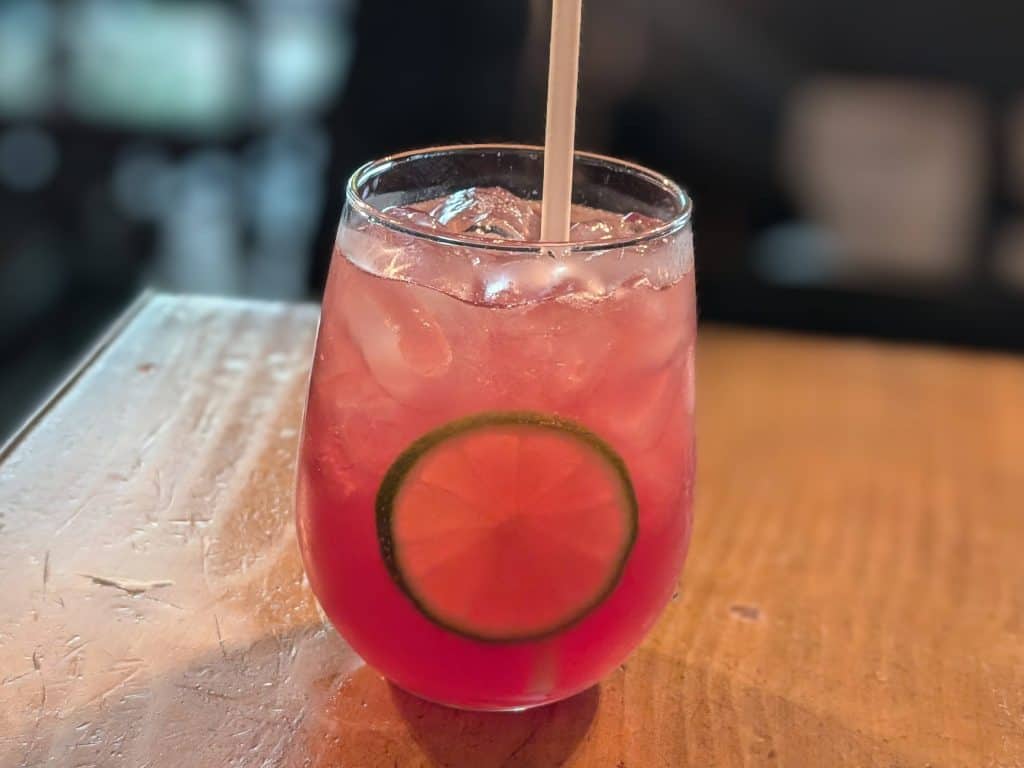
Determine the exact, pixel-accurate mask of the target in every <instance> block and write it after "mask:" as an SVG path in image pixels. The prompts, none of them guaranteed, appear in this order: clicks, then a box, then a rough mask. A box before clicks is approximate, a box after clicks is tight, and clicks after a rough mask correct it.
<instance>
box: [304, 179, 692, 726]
mask: <svg viewBox="0 0 1024 768" xmlns="http://www.w3.org/2000/svg"><path fill="white" fill-rule="evenodd" d="M506 194H507V193H503V192H501V191H498V192H495V191H493V190H475V191H473V192H472V194H470V193H459V195H456V196H453V197H452V198H449V199H447V200H445V201H432V202H431V203H430V206H431V207H430V208H429V210H427V204H421V205H420V206H419V207H418V208H414V209H403V210H402V211H401V212H398V215H402V216H408V217H410V218H413V217H415V218H416V225H415V226H416V228H417V229H422V228H424V227H426V226H427V225H428V224H430V223H431V222H432V226H435V227H436V228H446V229H447V231H450V232H451V231H459V232H461V233H466V232H468V231H469V230H470V229H474V228H475V229H476V230H478V231H477V232H476V234H478V235H480V237H481V241H482V242H483V241H484V240H486V239H487V238H497V237H501V238H502V240H503V241H506V242H507V241H508V240H510V239H511V237H510V234H514V233H513V230H514V231H515V232H517V233H519V234H520V235H522V236H523V237H527V236H530V235H531V234H532V233H533V232H534V230H533V229H532V228H533V227H535V225H536V223H537V222H536V217H535V214H536V211H535V205H534V204H532V203H526V202H525V201H518V202H516V201H515V200H514V199H513V200H512V201H508V200H505V201H504V202H502V199H503V197H504V195H506ZM488 206H490V207H489V208H488ZM420 208H423V210H420ZM389 213H391V214H393V215H395V214H396V211H394V210H392V211H390V212H389ZM576 214H577V216H579V218H577V219H576V226H578V227H582V226H583V225H586V226H587V227H590V231H591V232H593V231H597V230H601V231H604V228H605V227H607V228H609V229H610V230H611V231H612V232H617V231H619V230H617V229H616V227H618V228H622V227H626V226H628V221H627V219H628V218H629V217H623V216H617V215H615V214H607V213H603V214H599V212H593V211H587V210H586V209H583V210H577V211H576ZM423 217H428V218H423ZM634 219H635V217H634ZM616 222H617V223H616ZM644 226H645V227H649V226H650V221H647V222H644ZM499 227H501V232H500V233H499V232H498V231H497V230H498V228H499ZM577 231H578V232H579V231H580V230H579V229H578V230H577ZM611 236H612V237H614V236H616V235H614V234H613V235H611ZM338 244H339V249H338V251H336V253H335V258H334V261H333V264H332V268H331V274H330V277H329V280H328V284H327V288H326V292H325V296H324V304H323V312H322V318H321V326H320V334H319V338H318V342H317V352H316V358H315V364H314V370H313V375H312V381H311V385H310V393H309V401H308V405H307V411H306V423H305V433H304V437H303V442H302V450H301V456H300V465H299V486H298V502H297V503H298V524H299V539H300V544H301V548H302V551H303V555H304V559H305V563H306V569H307V574H308V576H309V580H310V584H311V585H312V587H313V589H314V591H315V592H316V594H317V597H318V599H319V600H320V603H321V605H322V607H323V609H324V610H325V612H326V613H327V615H328V616H329V617H330V618H331V621H332V623H333V624H334V625H335V627H336V628H337V629H338V630H339V631H340V632H341V633H342V634H343V635H344V636H345V638H346V639H347V640H348V641H349V642H350V643H351V645H352V646H353V648H355V650H356V651H357V652H359V653H360V654H361V655H362V656H363V657H364V658H365V659H366V660H367V661H368V662H369V663H370V664H372V665H373V666H375V667H376V668H377V669H378V670H379V671H381V672H382V673H383V674H384V675H386V676H387V677H389V678H390V679H391V680H393V681H394V682H396V683H397V684H398V685H400V686H402V687H403V688H406V689H407V690H410V691H412V692H413V693H416V694H418V695H421V696H423V697H425V698H429V699H432V700H435V701H441V702H444V703H448V704H453V705H457V706H463V707H472V708H510V707H522V706H531V705H535V704H541V703H545V702H548V701H553V700H556V699H559V698H562V697H565V696H567V695H570V694H572V693H574V692H577V691H579V690H582V689H583V688H585V687H587V686H589V685H591V684H593V683H594V682H596V681H597V680H598V679H599V678H600V677H601V676H603V675H604V674H606V673H607V672H608V671H609V670H610V669H611V668H612V667H613V666H614V665H616V664H618V663H620V662H621V661H622V660H623V658H624V657H625V656H626V654H627V653H628V652H629V651H630V650H632V648H633V647H634V646H635V645H636V644H637V643H638V642H639V641H640V639H641V638H642V637H643V635H644V634H645V633H646V632H647V630H648V629H649V628H650V627H651V625H652V624H653V622H654V620H655V619H656V618H657V616H658V614H659V612H660V611H661V609H662V607H663V606H664V605H665V603H666V602H667V600H668V599H669V597H670V595H671V594H672V592H673V590H674V589H675V585H676V578H677V575H678V573H679V569H680V567H681V565H682V562H683V558H684V556H685V552H686V547H687V543H688V541H689V535H690V501H691V494H692V479H693V468H694V452H693V447H694V441H693V409H694V401H693V391H694V390H693V384H694V368H693V363H694V354H693V353H694V341H695V325H696V324H695V306H694V282H693V272H692V269H691V268H690V265H692V249H691V245H690V238H689V233H688V231H687V232H681V233H676V234H675V235H674V236H672V237H669V238H665V239H664V240H663V241H661V242H657V243H653V244H644V245H641V246H630V247H618V248H614V249H611V250H607V251H597V252H595V253H586V254H584V253H574V254H570V255H568V256H567V257H566V258H552V257H550V256H547V255H543V254H541V253H540V252H539V251H537V252H527V253H512V254H510V253H509V252H508V251H496V252H492V251H490V250H488V249H487V248H486V247H481V248H459V247H455V246H450V245H442V244H439V243H436V242H430V241H428V240H424V239H423V238H416V237H412V236H410V235H408V234H404V233H401V232H396V231H395V230H394V229H393V228H387V227H383V226H379V225H372V224H371V225H361V224H355V225H352V226H346V227H343V228H342V230H341V231H340V232H339V239H338ZM484 246H486V243H485V242H484ZM474 281H475V282H474ZM510 411H513V412H531V413H538V414H548V415H551V416H553V417H556V418H558V419H563V420H566V421H570V422H572V423H574V424H579V425H581V426H582V427H583V428H584V429H586V430H587V431H588V432H591V433H593V434H594V435H596V436H598V437H599V438H600V440H601V441H603V442H604V443H605V444H607V445H608V446H609V447H610V449H611V451H612V452H614V454H615V455H616V456H618V457H621V460H622V462H624V466H625V468H626V471H627V472H628V476H629V479H630V482H631V485H632V487H633V488H634V489H635V494H636V501H637V513H636V536H635V541H634V542H633V543H632V545H631V547H630V548H629V550H628V557H627V558H626V560H625V562H624V564H623V565H622V567H621V573H619V574H617V575H616V579H615V581H614V584H613V588H612V589H611V591H610V592H608V593H607V594H606V595H604V594H600V595H598V596H599V597H600V600H599V602H598V603H597V604H596V605H594V606H593V607H592V608H588V610H587V612H586V613H585V615H583V616H582V618H580V619H579V620H577V621H574V622H573V623H571V624H570V625H568V626H566V627H564V628H562V629H559V630H558V631H556V632H553V633H552V634H546V635H544V636H543V637H538V638H530V639H526V640H520V641H515V642H493V641H486V640H481V639H475V638H473V637H469V636H467V634H466V633H465V632H463V633H460V632H458V631H452V629H451V628H448V627H445V626H444V625H443V621H442V622H439V621H438V620H436V618H437V617H436V616H435V617H434V618H431V616H430V615H428V614H429V613H430V611H429V610H428V611H424V610H422V609H421V607H420V606H417V604H416V602H415V600H413V599H410V596H409V593H408V592H407V591H403V589H402V588H400V586H399V585H398V584H397V583H396V580H395V578H393V574H392V573H389V570H388V567H387V563H386V561H385V556H383V555H382V549H381V541H380V538H379V535H378V528H377V524H376V516H375V505H376V504H377V502H378V498H379V492H380V489H381V485H382V482H383V480H384V478H385V476H386V474H387V473H388V471H389V468H390V467H392V466H393V464H394V463H395V461H396V459H397V458H398V457H399V456H401V455H402V454H403V452H406V451H407V450H408V449H409V447H410V446H411V445H413V444H414V442H415V441H417V440H420V439H421V438H423V437H424V435H428V434H429V433H432V432H433V431H435V430H438V429H439V428H442V427H444V425H446V424H449V423H452V422H455V421H457V420H459V419H465V418H467V417H476V416H479V415H481V414H483V415H486V414H491V413H495V412H510ZM502 450H504V449H502ZM469 453H470V454H474V453H475V452H474V451H472V450H471V451H469ZM500 453H501V451H498V450H497V449H495V450H494V451H489V452H488V455H499V454H500ZM469 459H470V461H471V462H472V459H473V456H472V455H470V456H469ZM538 460H539V461H540V462H541V463H543V462H544V459H543V458H542V457H541V458H540V459H538ZM556 460H557V459H556V454H555V453H552V459H551V461H552V463H553V462H554V461H556ZM590 466H591V467H593V463H592V462H591V463H590ZM492 470H493V471H491V470H489V471H491V474H490V475H488V476H493V477H495V478H497V479H495V480H493V481H490V480H488V481H487V482H493V484H494V488H493V489H492V490H491V495H493V496H498V495H502V496H503V502H502V503H505V502H504V500H505V499H508V498H511V497H516V498H528V497H529V495H530V494H529V493H527V492H526V490H527V489H528V488H529V486H530V484H531V482H532V480H533V478H531V477H530V476H518V477H515V478H513V479H512V480H511V481H510V480H509V478H508V477H506V476H503V475H501V473H500V471H498V470H500V467H498V470H494V469H493V468H492ZM590 471H593V469H591V470H590ZM494 472H497V474H494ZM526 474H527V475H529V474H531V473H526ZM461 476H462V470H461V469H460V470H459V472H455V470H454V469H453V470H451V471H446V472H445V480H446V482H447V481H449V480H452V479H453V478H458V477H461ZM505 482H514V483H517V484H518V486H521V488H520V487H517V488H516V490H515V492H513V491H512V490H508V489H507V491H508V492H507V493H504V494H503V492H502V490H501V483H505ZM575 482H576V481H573V482H572V483H570V482H566V483H565V484H564V487H565V490H566V495H568V496H573V497H576V496H582V495H585V494H583V493H581V492H580V491H577V490H571V489H573V488H575V487H576V485H575ZM477 485H478V484H477ZM477 485H474V486H473V487H472V488H471V489H470V490H471V491H472V493H473V494H475V495H476V496H475V497H478V498H479V497H481V495H482V497H483V498H486V496H487V491H486V489H482V488H480V487H477ZM457 490H459V489H457ZM520 490H521V491H523V492H522V493H520V492H519V491H520ZM410 498H412V497H410ZM572 500H573V499H571V498H565V499H564V500H563V502H562V503H563V504H564V505H565V506H564V508H565V509H567V510H572V509H574V508H573V507H571V506H569V505H570V504H571V503H572ZM417 503H418V502H417ZM546 503H549V502H546ZM552 508H554V507H552ZM470 517H471V516H470ZM569 517H571V518H572V519H573V520H574V523H573V526H572V528H573V529H574V530H568V526H565V525H562V526H561V527H558V528H557V529H551V530H550V531H548V533H550V535H546V536H544V537H526V538H524V537H523V536H521V535H519V534H518V533H517V535H516V536H515V537H510V538H515V542H516V546H517V547H518V549H517V550H516V552H515V559H516V561H517V562H519V561H523V562H526V560H523V558H524V557H525V556H524V554H523V549H524V548H530V547H535V546H541V547H546V548H550V547H551V546H554V545H555V544H554V542H558V541H564V542H566V546H571V545H572V544H573V539H574V537H576V536H578V534H579V532H580V531H581V530H584V529H585V528H586V526H587V525H589V524H591V523H592V524H593V525H598V524H600V525H612V524H619V525H621V522H620V523H614V521H616V520H618V521H621V520H622V519H623V518H622V517H614V516H612V515H608V514H604V516H603V517H601V518H598V517H595V518H594V520H593V521H590V522H588V521H586V520H584V521H583V522H580V520H579V519H577V518H576V516H575V515H570V516H569ZM410 519H414V518H410ZM466 519H468V518H467V517H466V515H463V514H461V513H460V514H458V515H455V514H454V513H453V514H452V515H449V516H448V517H446V518H445V524H446V525H448V524H452V525H454V524H456V523H457V524H458V525H459V526H463V527H465V526H466V523H465V520H466ZM599 520H604V521H606V522H601V523H599V522H598V521H599ZM417 525H419V523H417ZM419 531H420V529H419V528H417V529H416V530H415V531H414V533H416V535H417V536H418V535H419ZM610 532H611V533H612V534H614V533H615V532H614V531H613V530H612V531H610ZM426 533H429V531H427V532H426ZM427 538H430V539H432V542H431V543H430V547H431V550H430V552H429V553H426V554H424V555H423V559H422V560H421V561H418V562H421V563H425V564H426V565H424V566H423V568H422V569H421V570H424V571H425V570H426V567H427V566H431V565H432V563H433V561H432V558H434V557H435V556H436V557H439V558H441V559H442V560H443V559H444V558H445V557H446V555H445V553H446V552H447V550H446V549H445V548H444V545H446V543H452V542H457V543H459V547H456V548H455V549H459V551H461V543H462V542H467V541H470V540H471V537H468V536H466V535H464V534H460V535H459V537H458V538H455V537H446V536H436V537H434V536H428V537H427ZM618 541H621V534H619V535H618V538H616V536H615V535H609V536H606V537H603V538H601V539H600V540H595V543H594V546H595V547H600V549H596V550H595V551H597V552H607V551H611V547H613V546H617V544H616V542H618ZM487 542H488V546H496V544H495V542H500V539H497V540H492V539H490V538H488V539H487ZM453 546H454V545H453ZM499 549H500V547H499ZM473 551H474V552H476V551H477V550H473ZM544 552H545V554H544V558H550V557H551V553H550V552H548V551H547V549H545V550H544ZM456 554H457V553H456V552H455V551H453V553H452V557H455V556H456ZM459 556H460V557H461V558H462V559H461V560H459V561H458V562H455V561H445V563H444V567H445V568H446V569H454V570H459V569H462V570H459V572H458V573H457V574H456V575H455V576H451V574H450V573H448V570H446V571H445V573H446V574H448V575H446V576H445V579H444V580H443V581H444V583H443V585H442V586H443V589H444V590H446V591H445V599H446V600H447V599H448V596H453V595H456V592H451V591H449V590H450V588H452V589H453V588H454V587H453V586H451V585H455V586H457V585H458V584H459V583H460V582H470V583H474V584H475V585H476V586H477V587H478V589H473V590H466V591H465V594H466V595H467V600H469V597H468V595H469V594H470V593H472V595H473V598H472V599H473V600H479V599H481V598H480V597H479V594H480V592H481V591H484V590H490V591H489V593H488V594H489V595H490V596H489V597H487V598H486V600H484V602H485V603H486V602H487V601H490V602H491V603H492V605H491V606H490V607H489V608H487V611H486V613H481V614H479V617H480V618H481V619H482V620H487V621H491V622H492V624H493V623H498V622H501V623H503V625H504V623H505V622H507V621H511V620H512V619H511V618H509V617H513V614H514V613H515V611H514V610H512V609H511V608H510V607H509V606H514V604H515V602H514V601H515V600H516V599H519V596H518V595H517V593H516V592H515V584H516V581H515V580H514V579H511V580H508V581H507V582H506V583H504V584H502V586H501V588H500V589H499V588H498V587H497V586H494V587H492V586H488V585H492V584H496V583H497V582H495V581H494V579H493V573H492V572H488V573H486V574H485V573H484V570H483V566H482V565H481V563H482V562H483V561H482V559H481V558H480V557H477V556H476V555H475V554H472V553H470V554H465V553H464V555H459ZM502 556H503V555H502V554H501V553H500V552H495V553H493V554H492V555H490V556H489V557H492V558H493V557H502ZM511 556H512V555H511V554H510V555H509V557H511ZM604 556H606V555H604ZM417 557H419V555H417ZM542 559H543V558H542ZM538 562H539V561H538ZM460 563H461V564H460ZM415 567H416V568H419V566H415ZM536 578H540V579H541V581H543V576H535V580H536ZM548 578H549V580H550V582H551V588H552V591H554V592H557V591H558V590H559V588H564V587H565V585H563V584H562V583H561V577H559V576H558V575H557V573H556V572H552V574H551V575H550V576H549V577H548ZM598 581H599V579H598V578H597V577H596V576H595V577H594V579H593V582H594V584H597V582H598ZM424 584H425V586H426V587H427V588H429V589H430V590H433V589H434V586H432V584H430V583H424ZM531 585H532V586H531V588H535V587H537V584H533V583H532V582H531ZM584 586H587V585H584ZM587 589H588V590H590V591H591V592H595V591H596V592H599V591H600V590H596V589H595V588H594V587H593V586H587ZM502 590H505V591H504V592H502ZM584 591H585V590H583V589H582V588H581V590H580V594H583V592H584ZM424 595H425V596H426V597H427V598H430V599H431V600H432V599H433V592H431V594H429V595H427V594H426V593H424ZM503 595H504V596H503ZM494 601H499V602H501V604H500V605H494V604H493V603H494ZM431 605H433V606H435V607H436V604H435V603H433V602H431ZM459 610H461V609H459ZM467 610H468V609H467ZM552 612H553V613H554V610H553V609H552ZM471 613H472V612H470V613H469V614H465V615H462V614H459V616H458V621H459V623H460V625H462V624H463V623H464V622H466V621H469V622H471V621H472V619H473V616H472V615H471ZM524 613H525V612H524ZM513 618H514V617H513ZM463 629H465V627H463ZM481 634H489V633H481Z"/></svg>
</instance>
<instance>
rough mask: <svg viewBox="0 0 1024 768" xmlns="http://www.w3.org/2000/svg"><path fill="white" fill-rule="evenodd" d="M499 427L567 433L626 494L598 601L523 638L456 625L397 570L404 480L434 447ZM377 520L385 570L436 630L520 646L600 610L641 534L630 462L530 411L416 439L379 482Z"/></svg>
mask: <svg viewBox="0 0 1024 768" xmlns="http://www.w3.org/2000/svg"><path fill="white" fill-rule="evenodd" d="M500 426H528V427H536V428H541V429H550V430H555V431H558V432H561V433H564V434H570V435H572V436H573V437H575V438H576V439H577V440H579V441H580V442H582V443H584V444H586V445H587V446H588V447H589V448H591V449H592V450H593V451H595V452H596V453H597V454H598V455H600V456H601V457H602V459H604V461H605V462H606V463H607V464H608V465H609V466H610V467H612V469H614V471H615V475H616V476H617V477H618V479H619V481H620V483H621V489H622V495H623V498H624V500H625V512H626V514H627V516H628V520H627V526H628V531H627V534H626V536H625V537H624V540H623V544H622V548H621V553H620V555H619V557H618V558H617V559H616V561H615V563H614V565H613V566H612V568H611V573H610V576H609V578H608V580H607V582H606V584H605V586H604V587H603V588H602V589H601V590H599V591H598V592H597V594H595V595H594V597H593V598H592V599H591V600H589V601H587V602H586V603H585V604H583V605H582V606H580V608H579V610H577V611H574V612H573V613H572V614H571V615H570V616H568V617H566V618H565V619H564V620H559V621H558V622H556V623H554V624H552V625H551V626H548V627H544V628H543V629H540V630H533V631H530V632H525V633H523V634H515V635H501V636H495V635H491V634H487V633H482V632H480V631H478V630H475V629H474V628H473V627H469V626H460V625H457V624H454V623H452V622H451V621H450V620H449V619H446V618H445V617H444V616H441V615H438V613H437V612H436V611H434V610H433V609H432V608H431V606H430V605H429V604H428V603H427V601H425V600H424V599H422V598H421V597H420V596H419V595H418V594H417V593H416V589H415V587H414V586H413V585H412V584H410V583H409V580H408V579H406V577H405V574H403V572H402V569H401V567H400V566H399V557H398V552H397V547H396V542H395V536H394V531H393V530H392V524H391V523H392V517H393V509H394V504H395V500H396V499H397V497H398V494H399V492H400V491H401V489H402V485H403V483H404V482H405V478H406V476H407V475H408V474H409V472H410V471H411V470H412V469H413V467H415V466H416V463H417V462H418V461H419V460H420V459H421V458H422V457H424V456H426V455H427V454H428V453H429V452H430V451H431V450H432V449H433V448H435V447H436V446H438V445H440V444H441V443H443V442H445V441H446V440H450V439H451V438H453V437H456V436H459V435H463V434H465V433H467V432H472V431H474V430H477V429H485V428H490V427H500ZM375 511H376V519H377V539H378V543H379V544H380V552H381V557H382V558H383V559H384V565H385V567H386V568H387V571H388V573H389V574H390V576H391V579H392V580H393V581H394V582H395V584H396V585H397V586H398V588H399V589H401V590H402V592H403V593H404V594H405V596H406V597H408V598H409V600H411V601H412V603H413V604H414V605H415V606H416V608H417V609H418V610H419V611H420V612H421V613H422V614H423V615H424V616H426V617H427V618H428V619H430V620H431V621H432V622H434V623H435V624H437V625H438V626H440V627H442V628H444V629H446V630H448V631H449V632H453V633H455V634H457V635H461V636H463V637H467V638H470V639H472V640H478V641H481V642H488V643H517V642H527V641H533V640H542V639H544V638H546V637H550V636H552V635H555V634H557V633H559V632H562V631H564V630H566V629H568V628H569V627H571V626H572V625H574V624H576V623H578V622H580V621H582V620H583V619H584V618H585V617H586V616H587V615H588V614H589V613H590V612H591V611H593V610H594V609H595V608H596V607H597V606H598V605H600V604H601V603H602V602H603V601H604V600H605V599H606V598H607V597H608V596H609V595H610V594H611V593H612V592H613V591H614V590H615V587H616V586H618V583H619V580H620V579H621V578H622V573H623V571H624V570H625V566H626V562H627V561H628V560H629V555H630V553H631V552H632V551H633V545H634V544H635V543H636V537H637V533H638V529H639V504H638V502H637V498H636V491H635V490H634V488H633V481H632V480H631V478H630V476H629V470H628V469H627V468H626V462H625V461H623V460H622V457H621V456H620V455H619V454H618V453H616V451H615V449H613V448H612V447H611V446H610V445H609V444H608V443H606V442H605V441H604V440H602V439H601V438H600V437H598V436H597V435H596V434H594V433H593V432H591V431H590V430H589V429H587V428H586V427H583V426H581V425H580V424H577V423H576V422H574V421H569V420H568V419H563V418H561V417H559V416H554V415H550V414H544V413H535V412H532V411H487V412H483V413H477V414H473V415H472V416H467V417H465V418H461V419H456V420H455V421H450V422H448V423H447V424H444V425H442V426H440V427H438V428H436V429H434V430H432V431H430V432H427V433H426V434H424V435H422V436H421V437H419V438H417V439H416V440H414V441H413V442H412V443H411V444H410V445H409V447H407V448H406V449H405V450H404V451H402V453H401V454H399V456H398V458H397V459H395V461H394V462H393V463H392V464H391V466H390V467H389V468H388V471H387V472H386V473H385V474H384V479H383V480H381V483H380V488H379V489H378V491H377V499H376V503H375Z"/></svg>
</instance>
